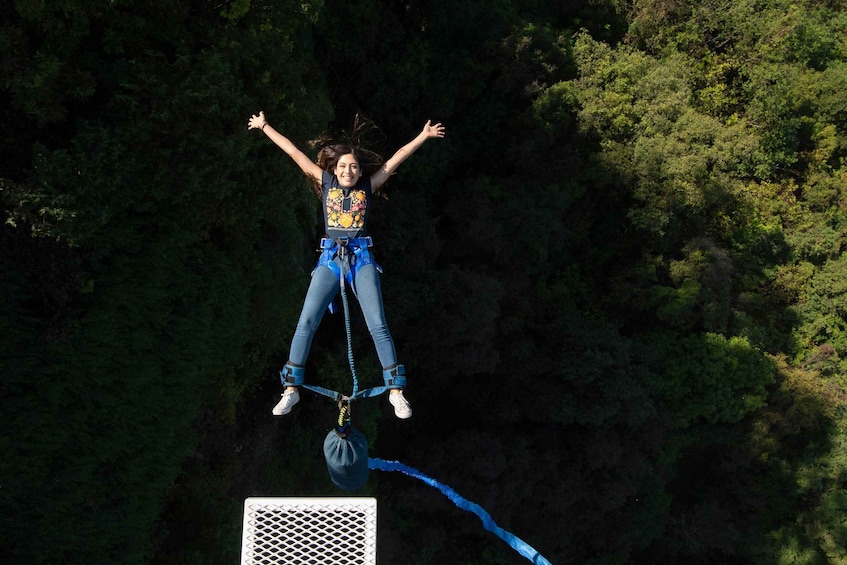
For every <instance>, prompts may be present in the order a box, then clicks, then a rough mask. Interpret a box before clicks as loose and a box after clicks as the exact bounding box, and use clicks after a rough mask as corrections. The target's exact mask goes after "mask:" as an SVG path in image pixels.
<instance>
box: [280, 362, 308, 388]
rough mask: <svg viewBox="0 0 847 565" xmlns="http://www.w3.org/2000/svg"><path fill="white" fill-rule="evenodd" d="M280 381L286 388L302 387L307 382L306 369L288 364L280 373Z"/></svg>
mask: <svg viewBox="0 0 847 565" xmlns="http://www.w3.org/2000/svg"><path fill="white" fill-rule="evenodd" d="M279 380H280V382H282V384H283V385H284V386H302V385H303V383H304V382H305V380H306V368H305V367H298V366H297V365H292V364H291V363H290V362H289V363H286V364H285V366H283V368H282V370H281V371H280V372H279Z"/></svg>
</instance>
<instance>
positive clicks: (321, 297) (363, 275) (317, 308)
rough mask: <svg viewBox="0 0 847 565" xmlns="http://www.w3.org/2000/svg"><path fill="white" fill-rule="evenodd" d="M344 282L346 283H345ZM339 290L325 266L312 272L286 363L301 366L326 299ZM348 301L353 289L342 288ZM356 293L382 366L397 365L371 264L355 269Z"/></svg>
mask: <svg viewBox="0 0 847 565" xmlns="http://www.w3.org/2000/svg"><path fill="white" fill-rule="evenodd" d="M345 284H346V283H345ZM339 292H340V287H339V282H338V276H336V274H335V273H333V272H332V270H330V268H329V267H327V266H319V267H317V268H316V269H315V270H314V272H313V273H312V282H311V283H310V284H309V291H308V292H307V293H306V300H305V301H304V302H303V310H302V311H301V312H300V320H299V321H298V322H297V328H296V329H295V330H294V338H293V339H292V340H291V351H290V352H289V354H288V361H289V363H291V364H293V365H297V366H300V367H302V366H304V365H305V364H306V359H307V358H308V356H309V349H310V348H311V346H312V338H313V337H314V336H315V331H317V329H318V325H320V323H321V319H323V315H324V312H326V310H327V308H328V307H329V304H330V302H332V300H333V299H334V298H335V296H336V295H337V294H338V293H339ZM346 292H347V298H348V303H349V299H352V297H353V289H351V288H350V286H349V285H348V286H347V288H346ZM356 297H357V298H358V299H359V306H361V308H362V314H364V316H365V323H366V324H367V325H368V330H369V331H370V333H371V337H372V338H373V340H374V345H375V346H376V353H377V355H378V356H379V361H380V363H382V367H383V369H385V368H388V367H393V366H395V365H397V352H396V351H395V349H394V340H393V339H391V334H389V333H388V325H387V324H386V322H385V309H384V308H383V305H382V287H381V286H380V283H379V272H378V271H377V270H376V266H375V265H373V264H370V265H363V266H362V267H361V268H360V269H359V271H358V273H356Z"/></svg>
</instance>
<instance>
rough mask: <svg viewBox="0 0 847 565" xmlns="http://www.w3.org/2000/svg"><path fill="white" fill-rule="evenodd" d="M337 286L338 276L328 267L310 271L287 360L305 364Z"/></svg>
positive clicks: (299, 364)
mask: <svg viewBox="0 0 847 565" xmlns="http://www.w3.org/2000/svg"><path fill="white" fill-rule="evenodd" d="M338 288H339V287H338V277H337V276H335V273H333V272H332V271H331V270H330V268H329V267H318V268H316V269H315V271H314V272H313V273H312V281H311V283H309V290H308V292H306V299H305V300H304V301H303V310H302V311H301V312H300V320H299V321H298V322H297V328H296V329H295V330H294V337H293V338H292V340H291V351H290V352H289V353H288V360H289V362H291V363H293V364H294V365H298V366H300V367H302V366H304V365H305V364H306V359H307V358H308V357H309V349H311V347H312V338H313V337H314V336H315V331H316V330H317V329H318V325H319V324H320V323H321V320H322V319H323V316H324V312H326V309H327V307H328V306H329V303H330V302H332V299H333V298H335V295H336V294H338Z"/></svg>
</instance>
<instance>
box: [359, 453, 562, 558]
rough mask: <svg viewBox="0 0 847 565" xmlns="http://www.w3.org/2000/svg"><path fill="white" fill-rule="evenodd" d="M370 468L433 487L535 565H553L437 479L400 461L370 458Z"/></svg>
mask: <svg viewBox="0 0 847 565" xmlns="http://www.w3.org/2000/svg"><path fill="white" fill-rule="evenodd" d="M368 468H369V469H377V470H380V471H400V472H401V473H404V474H406V475H408V476H410V477H413V478H415V479H419V480H421V481H423V482H425V483H426V484H428V485H430V486H433V487H435V488H437V489H438V490H440V491H441V492H442V493H444V495H445V496H446V497H447V498H449V499H450V500H451V501H453V504H455V505H456V506H458V507H459V508H461V509H462V510H467V511H468V512H473V513H474V514H476V515H477V516H479V518H480V520H482V525H483V527H484V528H485V529H486V530H488V531H489V532H492V533H494V534H495V535H496V536H497V537H499V538H500V539H502V540H503V541H505V542H506V543H507V544H509V545H510V546H512V549H514V550H515V551H517V552H518V553H519V554H520V555H521V556H522V557H525V558H527V559H528V560H530V561H532V563H534V564H535V565H551V563H550V562H549V561H548V560H547V559H545V558H544V557H543V556H542V555H541V554H540V553H538V552H537V551H536V550H535V549H534V548H533V547H532V546H530V545H529V544H527V543H526V542H525V541H523V540H522V539H520V538H519V537H517V536H516V535H514V534H513V533H511V532H507V531H506V530H504V529H503V528H501V527H500V526H498V525H497V524H496V523H495V522H494V520H493V519H492V518H491V515H490V514H489V513H488V512H486V511H485V510H484V509H483V508H482V507H481V506H480V505H479V504H475V503H473V502H471V501H469V500H467V499H466V498H463V497H462V496H461V495H460V494H459V493H457V492H456V491H455V490H453V489H452V488H450V487H449V486H447V485H445V484H443V483H439V482H438V481H436V480H435V479H432V478H430V477H427V476H426V475H424V474H423V473H421V472H420V471H418V470H417V469H413V468H412V467H409V466H407V465H404V464H403V463H400V462H398V461H385V460H384V459H378V458H374V457H368Z"/></svg>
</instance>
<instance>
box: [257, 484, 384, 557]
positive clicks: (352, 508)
mask: <svg viewBox="0 0 847 565" xmlns="http://www.w3.org/2000/svg"><path fill="white" fill-rule="evenodd" d="M241 563H242V565H248V564H249V565H255V564H257V563H261V564H268V565H270V564H284V565H375V564H376V499H375V498H358V497H339V498H248V499H246V500H245V501H244V528H243V530H242V534H241Z"/></svg>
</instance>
